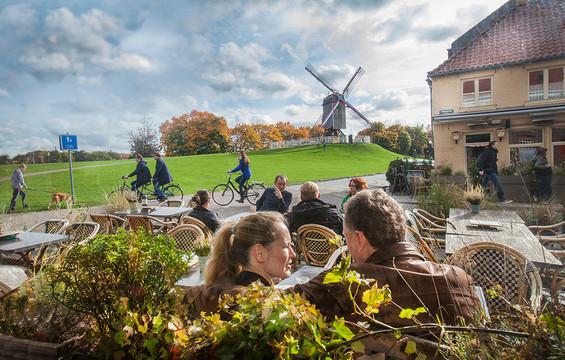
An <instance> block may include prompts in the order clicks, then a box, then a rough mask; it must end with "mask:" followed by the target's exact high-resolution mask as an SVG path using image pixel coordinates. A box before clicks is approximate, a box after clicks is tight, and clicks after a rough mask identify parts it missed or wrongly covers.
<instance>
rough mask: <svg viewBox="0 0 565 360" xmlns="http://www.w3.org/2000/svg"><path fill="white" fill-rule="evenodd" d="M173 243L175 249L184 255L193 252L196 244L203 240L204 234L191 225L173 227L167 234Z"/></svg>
mask: <svg viewBox="0 0 565 360" xmlns="http://www.w3.org/2000/svg"><path fill="white" fill-rule="evenodd" d="M167 235H168V236H170V237H172V238H173V240H174V241H175V244H176V247H177V249H179V250H182V251H184V252H186V253H191V252H193V251H194V248H195V246H196V244H197V243H198V242H200V241H202V240H203V239H204V233H203V232H202V230H200V228H199V227H198V226H196V225H193V224H182V225H178V226H175V227H174V228H173V229H172V230H170V231H169V232H168V233H167Z"/></svg>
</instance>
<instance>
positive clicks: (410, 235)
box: [405, 226, 439, 263]
mask: <svg viewBox="0 0 565 360" xmlns="http://www.w3.org/2000/svg"><path fill="white" fill-rule="evenodd" d="M405 240H406V241H407V242H409V243H411V244H412V245H414V247H415V248H416V249H418V251H420V253H421V254H422V255H424V258H426V260H428V261H432V262H435V263H439V260H438V258H437V257H436V255H435V254H434V252H433V250H432V249H430V247H429V246H428V244H427V243H426V242H425V241H424V239H422V237H421V236H420V234H419V233H418V231H416V229H414V228H412V227H411V226H407V227H406V235H405Z"/></svg>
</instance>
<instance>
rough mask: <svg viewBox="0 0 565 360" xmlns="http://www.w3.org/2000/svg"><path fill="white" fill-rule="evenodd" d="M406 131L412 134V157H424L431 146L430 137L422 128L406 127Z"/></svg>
mask: <svg viewBox="0 0 565 360" xmlns="http://www.w3.org/2000/svg"><path fill="white" fill-rule="evenodd" d="M404 129H405V130H406V131H407V132H408V134H410V139H412V143H411V144H410V151H409V153H410V155H411V156H414V157H424V156H425V155H426V154H425V151H426V149H427V147H428V146H429V140H430V136H429V135H428V133H427V132H426V131H425V130H424V129H423V127H422V126H405V127H404Z"/></svg>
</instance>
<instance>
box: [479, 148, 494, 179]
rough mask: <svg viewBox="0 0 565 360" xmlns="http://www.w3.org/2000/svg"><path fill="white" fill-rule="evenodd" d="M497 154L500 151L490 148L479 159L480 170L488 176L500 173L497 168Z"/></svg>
mask: <svg viewBox="0 0 565 360" xmlns="http://www.w3.org/2000/svg"><path fill="white" fill-rule="evenodd" d="M497 154H498V150H496V149H494V148H492V147H490V146H489V147H487V148H486V149H485V151H483V153H482V154H481V155H479V157H478V158H477V167H478V168H479V170H482V171H484V172H485V173H486V174H488V175H490V174H492V173H493V172H494V173H496V172H498V169H497V167H496V161H497V160H498V158H497Z"/></svg>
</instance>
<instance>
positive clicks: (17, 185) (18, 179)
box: [10, 164, 28, 211]
mask: <svg viewBox="0 0 565 360" xmlns="http://www.w3.org/2000/svg"><path fill="white" fill-rule="evenodd" d="M25 169H27V166H26V165H25V164H21V165H20V166H19V167H18V168H17V169H16V170H14V173H13V174H12V189H13V193H12V201H11V202H10V211H14V210H16V200H17V199H18V196H20V194H21V195H22V204H23V206H24V209H25V208H27V207H28V205H27V204H26V196H27V194H26V193H25V192H24V191H23V190H22V188H26V189H27V185H26V183H25V182H24V173H23V172H24V171H25Z"/></svg>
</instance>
